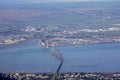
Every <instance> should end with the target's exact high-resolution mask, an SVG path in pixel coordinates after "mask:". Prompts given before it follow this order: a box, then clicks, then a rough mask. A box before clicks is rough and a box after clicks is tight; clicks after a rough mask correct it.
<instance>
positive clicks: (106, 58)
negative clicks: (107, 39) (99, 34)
mask: <svg viewBox="0 0 120 80" xmlns="http://www.w3.org/2000/svg"><path fill="white" fill-rule="evenodd" d="M57 49H58V50H59V51H60V52H61V54H62V56H63V58H64V63H63V65H62V68H61V70H60V72H120V43H104V44H90V45H77V46H59V47H57ZM59 63H60V62H59V60H57V59H56V58H55V57H54V56H53V54H52V52H51V50H50V49H44V48H43V47H42V46H41V45H40V44H39V42H37V41H35V40H32V41H29V42H25V43H22V44H19V45H14V46H11V47H10V46H9V47H6V48H1V49H0V72H17V71H18V72H55V71H56V70H57V68H58V66H59Z"/></svg>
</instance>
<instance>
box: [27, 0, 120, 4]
mask: <svg viewBox="0 0 120 80" xmlns="http://www.w3.org/2000/svg"><path fill="white" fill-rule="evenodd" d="M26 1H27V0H26ZM77 1H78V2H86V1H90V2H92V1H118V0H28V2H31V3H42V2H77Z"/></svg>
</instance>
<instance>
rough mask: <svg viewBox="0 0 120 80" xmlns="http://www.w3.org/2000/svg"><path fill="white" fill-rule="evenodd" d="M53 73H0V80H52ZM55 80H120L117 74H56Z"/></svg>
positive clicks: (119, 73) (119, 75)
mask: <svg viewBox="0 0 120 80" xmlns="http://www.w3.org/2000/svg"><path fill="white" fill-rule="evenodd" d="M54 74H55V73H19V72H16V73H0V80H52V77H53V76H54ZM55 80H120V72H118V73H110V72H109V73H85V72H72V73H71V72H67V73H58V74H57V75H56V77H55Z"/></svg>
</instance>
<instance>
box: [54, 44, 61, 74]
mask: <svg viewBox="0 0 120 80" xmlns="http://www.w3.org/2000/svg"><path fill="white" fill-rule="evenodd" d="M52 54H53V55H54V56H55V57H56V59H58V60H59V61H60V65H59V67H58V69H57V71H56V73H59V71H60V69H61V67H62V64H63V56H62V54H61V53H60V52H59V51H58V50H57V49H56V48H55V47H54V46H52Z"/></svg>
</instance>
